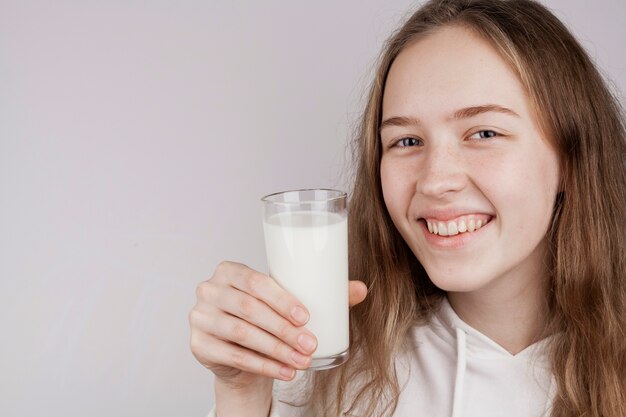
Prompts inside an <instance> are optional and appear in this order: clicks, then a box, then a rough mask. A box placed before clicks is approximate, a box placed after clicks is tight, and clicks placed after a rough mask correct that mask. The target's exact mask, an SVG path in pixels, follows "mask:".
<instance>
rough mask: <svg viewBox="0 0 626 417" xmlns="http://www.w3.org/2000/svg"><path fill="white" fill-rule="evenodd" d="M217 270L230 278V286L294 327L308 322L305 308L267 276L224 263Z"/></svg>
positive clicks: (246, 268) (242, 266) (241, 266)
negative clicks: (271, 310)
mask: <svg viewBox="0 0 626 417" xmlns="http://www.w3.org/2000/svg"><path fill="white" fill-rule="evenodd" d="M218 268H222V269H223V272H224V274H228V276H229V277H230V278H231V280H230V285H232V286H233V287H234V288H237V289H238V290H240V291H243V292H245V293H246V294H249V295H251V296H252V297H254V298H256V299H259V300H261V301H263V302H264V303H265V304H267V305H268V306H269V307H271V308H272V309H273V310H274V311H276V312H277V313H279V314H280V315H281V316H283V317H285V318H286V319H288V320H289V321H291V322H292V323H293V324H294V325H296V326H302V325H304V324H306V322H307V321H308V320H309V312H308V311H307V309H306V307H304V305H302V303H300V302H299V301H298V300H297V299H296V298H295V297H294V296H293V295H291V294H289V293H288V292H287V291H285V290H284V289H283V288H281V287H280V285H278V284H277V283H276V281H274V280H273V279H272V278H270V277H269V276H267V275H264V274H262V273H260V272H257V271H254V270H252V269H250V268H248V267H246V266H244V265H241V264H234V263H231V262H224V263H222V264H220V266H219V267H218Z"/></svg>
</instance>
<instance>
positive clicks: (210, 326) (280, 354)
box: [198, 313, 312, 369]
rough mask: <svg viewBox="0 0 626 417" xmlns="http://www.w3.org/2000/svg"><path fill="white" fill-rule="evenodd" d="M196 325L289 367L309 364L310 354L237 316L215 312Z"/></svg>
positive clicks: (298, 367) (219, 337)
mask: <svg viewBox="0 0 626 417" xmlns="http://www.w3.org/2000/svg"><path fill="white" fill-rule="evenodd" d="M290 326H291V325H290ZM198 327H199V328H200V330H204V331H205V333H207V334H210V335H212V336H214V337H216V338H217V339H220V340H222V341H225V342H230V343H235V344H237V345H239V346H241V347H245V348H247V349H249V350H251V351H254V352H258V353H261V354H262V355H264V356H266V357H268V358H270V359H273V360H276V361H278V362H281V363H283V364H286V365H288V366H289V367H291V368H297V369H306V368H308V367H309V366H310V365H311V360H312V358H311V356H310V355H306V354H302V353H300V352H298V351H297V350H295V349H293V348H292V347H291V346H289V345H288V344H286V343H285V342H283V341H282V340H280V339H278V338H276V337H274V336H273V335H271V334H269V333H267V332H266V331H263V330H262V329H260V328H259V327H257V326H254V325H252V324H250V323H248V322H247V321H245V320H242V319H240V318H238V317H234V316H231V315H229V314H225V313H216V314H214V315H212V316H211V318H210V323H209V320H205V323H202V322H200V323H198Z"/></svg>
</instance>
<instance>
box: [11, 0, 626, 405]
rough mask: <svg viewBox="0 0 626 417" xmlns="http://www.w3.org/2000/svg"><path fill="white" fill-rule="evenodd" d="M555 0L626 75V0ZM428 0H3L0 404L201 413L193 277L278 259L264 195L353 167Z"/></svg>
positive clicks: (621, 76)
mask: <svg viewBox="0 0 626 417" xmlns="http://www.w3.org/2000/svg"><path fill="white" fill-rule="evenodd" d="M545 3H546V4H547V5H548V6H549V7H551V8H553V9H554V10H555V12H556V13H557V15H558V16H560V17H561V18H562V19H563V20H564V21H565V22H566V23H567V24H568V25H569V26H570V27H571V28H572V30H573V31H574V32H575V34H576V35H577V36H578V37H579V39H580V40H581V41H582V43H583V45H584V46H585V47H586V48H587V49H588V51H589V52H590V54H591V56H592V57H593V58H594V59H595V60H596V61H597V63H598V65H599V66H600V67H601V68H602V70H603V71H604V73H605V74H606V75H607V76H608V77H609V78H610V79H612V80H613V82H614V84H615V90H616V91H621V92H624V91H626V53H625V52H626V49H625V48H624V44H625V42H624V41H625V40H626V39H625V38H626V36H625V35H626V18H625V16H626V1H624V0H600V1H594V2H591V1H588V0H549V1H548V0H546V1H545ZM412 7H414V3H413V2H410V1H407V0H393V1H390V0H384V1H383V0H377V1H374V0H366V1H363V0H347V1H340V2H337V1H316V2H301V1H287V0H284V1H276V0H266V1H263V2H256V1H220V0H212V1H177V2H174V1H162V0H156V1H121V0H111V1H94V0H92V1H67V0H59V1H55V2H44V1H38V2H37V1H31V0H22V1H17V0H16V1H6V0H4V1H0V237H1V240H0V334H1V336H0V337H1V339H0V415H1V416H4V417H26V416H29V417H30V416H32V417H34V416H59V417H61V416H63V417H84V416H90V417H100V416H102V417H105V416H106V417H110V416H151V417H165V416H204V415H206V413H207V412H208V410H209V409H210V407H211V405H212V403H213V392H212V390H213V388H212V378H211V375H210V373H209V372H208V371H207V370H206V369H204V368H203V367H202V366H201V365H199V364H198V363H196V362H195V360H194V358H193V357H192V355H191V353H190V351H189V347H188V344H189V329H188V323H187V313H188V312H189V310H190V309H191V308H192V306H193V304H194V302H195V287H196V285H197V283H199V282H200V281H202V280H205V279H207V278H208V277H209V276H210V275H211V273H212V271H213V269H214V268H215V266H216V265H217V263H218V262H219V261H220V260H222V259H230V260H238V261H240V262H244V263H247V264H248V265H250V266H252V267H254V268H257V269H260V270H265V260H264V257H265V256H264V248H263V239H262V229H261V223H260V205H259V197H260V196H262V195H263V194H267V193H270V192H273V191H278V190H283V189H289V188H303V187H339V188H345V187H347V186H348V178H349V177H348V175H347V173H348V172H349V160H350V154H349V152H347V143H348V138H349V137H350V135H351V132H352V129H353V127H354V125H355V123H356V121H357V119H358V114H359V111H360V110H361V104H362V96H363V93H364V91H365V88H366V86H367V84H368V82H369V80H370V77H371V70H372V66H373V63H374V60H375V57H376V55H377V53H378V52H379V50H380V47H381V45H382V42H383V41H384V39H385V38H386V37H387V35H388V34H389V33H390V31H391V29H392V28H394V27H396V26H397V24H398V23H399V22H400V21H401V20H402V19H403V17H404V16H405V15H406V13H407V11H408V10H410V9H411V8H412ZM621 94H622V95H623V93H621ZM574 105H575V104H574Z"/></svg>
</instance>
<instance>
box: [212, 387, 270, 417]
mask: <svg viewBox="0 0 626 417" xmlns="http://www.w3.org/2000/svg"><path fill="white" fill-rule="evenodd" d="M272 384H273V382H272V380H271V379H268V380H266V381H259V382H258V383H255V384H251V385H248V386H236V385H233V384H229V383H227V382H224V381H223V380H221V379H220V378H217V377H216V378H215V411H216V415H217V417H240V416H243V415H245V416H249V417H268V416H269V413H270V407H271V405H272Z"/></svg>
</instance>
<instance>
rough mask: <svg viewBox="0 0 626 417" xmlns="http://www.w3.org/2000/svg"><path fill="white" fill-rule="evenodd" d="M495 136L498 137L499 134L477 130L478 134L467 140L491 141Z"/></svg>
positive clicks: (492, 131) (493, 131)
mask: <svg viewBox="0 0 626 417" xmlns="http://www.w3.org/2000/svg"><path fill="white" fill-rule="evenodd" d="M496 136H500V134H499V133H498V132H496V131H495V130H479V131H478V132H476V133H474V134H473V135H471V136H470V137H469V138H470V139H474V140H481V139H491V138H493V137H496Z"/></svg>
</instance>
